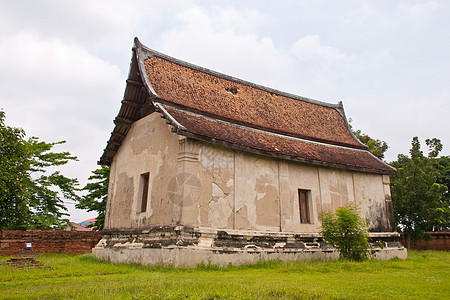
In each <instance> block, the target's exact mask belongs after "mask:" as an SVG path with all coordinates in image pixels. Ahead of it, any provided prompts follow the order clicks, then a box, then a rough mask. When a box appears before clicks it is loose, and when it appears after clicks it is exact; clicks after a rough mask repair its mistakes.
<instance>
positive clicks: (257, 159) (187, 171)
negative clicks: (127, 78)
mask: <svg viewBox="0 0 450 300" xmlns="http://www.w3.org/2000/svg"><path fill="white" fill-rule="evenodd" d="M147 172H148V173H149V188H148V189H149V190H148V204H147V208H146V211H145V212H141V203H140V198H141V195H142V182H141V178H140V177H141V174H144V173H147ZM299 190H304V191H307V195H308V196H307V201H308V206H309V219H310V222H309V223H303V224H302V223H301V222H300V207H299ZM349 203H353V204H357V205H359V206H360V207H361V213H362V215H363V216H364V217H366V218H367V219H369V221H370V225H371V228H372V230H374V231H391V230H392V226H391V219H390V217H391V216H392V205H391V202H390V191H389V176H386V175H378V174H369V173H362V172H353V171H347V170H341V169H333V168H326V167H319V166H312V165H307V164H302V163H297V162H292V161H286V160H280V159H274V158H269V157H265V156H260V155H256V154H249V153H245V152H241V151H237V150H232V149H229V148H226V147H222V146H218V145H213V144H209V143H204V142H198V141H194V140H192V139H188V138H186V137H182V136H178V135H176V134H174V133H173V132H171V130H170V126H168V125H167V124H166V122H165V121H164V120H163V119H161V118H160V115H159V114H158V113H153V114H151V115H149V116H147V117H145V118H143V119H141V120H139V121H137V122H135V123H134V124H133V125H132V127H131V129H130V131H129V133H128V135H127V137H126V138H125V140H124V142H123V144H122V146H121V147H120V149H119V151H118V152H117V154H116V155H115V157H114V161H113V163H112V167H111V180H110V187H109V199H108V213H107V220H106V229H113V228H145V227H151V226H170V225H185V226H192V227H209V228H217V229H235V230H257V231H272V232H274V231H278V232H279V231H282V232H305V233H313V232H318V230H319V228H320V221H319V214H320V212H322V211H324V210H334V209H336V208H338V207H340V206H343V205H346V204H349Z"/></svg>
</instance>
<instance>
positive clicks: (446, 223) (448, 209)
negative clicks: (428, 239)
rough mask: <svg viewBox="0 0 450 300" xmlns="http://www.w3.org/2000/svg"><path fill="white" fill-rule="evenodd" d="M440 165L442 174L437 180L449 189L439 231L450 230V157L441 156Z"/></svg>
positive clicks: (444, 197)
mask: <svg viewBox="0 0 450 300" xmlns="http://www.w3.org/2000/svg"><path fill="white" fill-rule="evenodd" d="M437 162H438V164H439V165H440V174H439V176H438V179H437V183H439V184H442V185H445V186H446V187H447V188H448V189H447V192H446V193H444V195H443V207H442V210H441V212H442V214H443V218H442V219H441V222H440V223H439V226H437V230H450V192H449V189H450V156H441V157H439V158H438V159H437Z"/></svg>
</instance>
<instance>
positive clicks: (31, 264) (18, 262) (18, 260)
mask: <svg viewBox="0 0 450 300" xmlns="http://www.w3.org/2000/svg"><path fill="white" fill-rule="evenodd" d="M0 264H4V265H9V266H11V267H14V268H18V269H33V268H40V269H51V268H52V267H50V266H44V265H42V264H41V263H40V262H39V261H37V260H36V259H34V258H33V257H13V258H10V259H8V260H7V261H2V262H0Z"/></svg>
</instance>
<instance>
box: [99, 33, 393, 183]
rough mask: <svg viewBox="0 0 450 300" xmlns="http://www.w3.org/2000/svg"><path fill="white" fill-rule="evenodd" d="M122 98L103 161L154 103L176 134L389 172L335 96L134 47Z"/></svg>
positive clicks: (304, 159)
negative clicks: (274, 85)
mask: <svg viewBox="0 0 450 300" xmlns="http://www.w3.org/2000/svg"><path fill="white" fill-rule="evenodd" d="M127 82H128V84H127V89H126V91H125V97H124V98H125V99H124V101H122V103H123V105H122V108H121V110H120V112H119V115H118V116H117V118H116V120H115V124H116V127H115V129H114V131H113V133H112V135H111V139H110V141H109V142H108V145H107V147H106V149H105V152H104V154H103V156H102V158H101V159H100V163H101V164H110V163H111V161H112V157H113V156H114V154H115V152H116V151H117V149H118V147H119V146H120V144H121V140H123V138H124V136H125V135H126V133H127V131H128V128H129V126H130V125H131V123H132V122H134V121H135V120H137V119H139V118H141V117H143V116H145V115H146V114H149V113H152V112H153V111H154V110H155V108H156V110H157V111H158V112H160V113H161V114H162V115H163V117H165V118H166V119H167V120H168V122H169V123H170V124H171V125H172V126H173V129H174V131H176V132H177V133H178V134H181V135H185V136H188V137H191V138H194V139H198V140H202V141H207V142H211V143H217V144H222V145H225V146H227V147H230V148H235V149H240V150H243V151H248V152H253V153H258V154H262V155H268V156H272V157H279V158H283V159H288V160H294V161H300V162H304V163H311V164H316V165H324V166H330V167H337V168H346V169H351V170H357V171H367V172H374V173H382V174H392V173H394V172H395V170H394V169H393V168H391V167H390V166H388V165H386V164H385V163H383V162H382V161H380V160H378V159H377V158H376V157H374V156H373V155H371V154H370V153H369V152H368V151H367V147H366V146H365V145H363V144H361V143H360V142H359V140H358V139H357V138H356V137H354V136H353V134H352V133H351V130H350V128H349V126H348V123H347V120H346V118H345V113H344V109H343V106H342V104H341V103H338V104H329V103H324V102H320V101H316V100H311V99H308V98H304V97H300V96H295V95H291V94H288V93H284V92H280V91H277V90H273V89H269V88H267V87H263V86H259V85H256V84H253V83H250V82H246V81H243V80H239V79H236V78H233V77H230V76H227V75H224V74H220V73H217V72H214V71H211V70H208V69H204V68H201V67H198V66H195V65H191V64H189V63H186V62H183V61H180V60H177V59H174V58H172V57H168V56H166V55H164V54H161V53H158V52H156V51H153V50H151V49H148V48H146V47H145V46H143V45H141V44H140V43H139V41H138V40H137V39H136V40H135V48H134V53H133V58H132V64H131V68H130V75H129V79H128V80H127Z"/></svg>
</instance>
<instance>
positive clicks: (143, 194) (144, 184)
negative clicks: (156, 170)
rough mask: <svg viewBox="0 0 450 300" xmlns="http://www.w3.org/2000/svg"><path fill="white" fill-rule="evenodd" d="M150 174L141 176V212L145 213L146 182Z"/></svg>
mask: <svg viewBox="0 0 450 300" xmlns="http://www.w3.org/2000/svg"><path fill="white" fill-rule="evenodd" d="M149 175H150V173H144V174H141V186H142V194H141V212H146V211H147V199H148V181H149V177H150V176H149Z"/></svg>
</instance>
